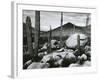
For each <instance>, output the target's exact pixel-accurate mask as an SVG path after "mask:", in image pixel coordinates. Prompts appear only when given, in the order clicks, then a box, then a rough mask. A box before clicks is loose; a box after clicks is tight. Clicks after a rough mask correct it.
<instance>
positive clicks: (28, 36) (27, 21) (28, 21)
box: [26, 16, 33, 55]
mask: <svg viewBox="0 0 100 80" xmlns="http://www.w3.org/2000/svg"><path fill="white" fill-rule="evenodd" d="M26 34H27V44H28V52H29V54H31V55H32V54H33V49H32V37H31V19H30V17H29V16H27V18H26Z"/></svg>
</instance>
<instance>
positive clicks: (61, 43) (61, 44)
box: [60, 12, 63, 48]
mask: <svg viewBox="0 0 100 80" xmlns="http://www.w3.org/2000/svg"><path fill="white" fill-rule="evenodd" d="M62 25H63V12H61V29H60V48H62V46H63V42H62V30H63V29H62Z"/></svg>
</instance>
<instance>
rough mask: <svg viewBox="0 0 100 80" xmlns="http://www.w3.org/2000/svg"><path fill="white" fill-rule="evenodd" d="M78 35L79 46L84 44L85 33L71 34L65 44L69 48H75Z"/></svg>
mask: <svg viewBox="0 0 100 80" xmlns="http://www.w3.org/2000/svg"><path fill="white" fill-rule="evenodd" d="M78 35H79V36H80V46H84V45H85V44H86V43H87V41H88V37H87V36H86V35H85V34H73V35H71V36H70V37H69V38H68V39H67V40H66V46H67V47H69V48H73V49H75V48H76V47H77V45H78V42H77V38H78Z"/></svg>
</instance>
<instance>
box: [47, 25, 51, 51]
mask: <svg viewBox="0 0 100 80" xmlns="http://www.w3.org/2000/svg"><path fill="white" fill-rule="evenodd" d="M51 40H52V30H51V26H50V31H49V36H48V44H49V45H48V53H50V52H51Z"/></svg>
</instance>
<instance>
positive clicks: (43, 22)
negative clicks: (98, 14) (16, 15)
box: [22, 10, 91, 70]
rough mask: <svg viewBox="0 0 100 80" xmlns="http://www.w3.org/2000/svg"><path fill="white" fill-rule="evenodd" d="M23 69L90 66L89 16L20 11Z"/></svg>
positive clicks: (79, 13) (58, 12)
mask: <svg viewBox="0 0 100 80" xmlns="http://www.w3.org/2000/svg"><path fill="white" fill-rule="evenodd" d="M22 24H23V25H22V26H23V29H22V30H23V31H22V32H23V38H22V39H23V46H22V47H23V48H22V49H23V50H22V51H23V54H22V55H23V56H22V57H23V58H22V59H23V60H22V61H23V69H24V70H27V69H47V68H70V67H91V13H82V12H60V11H42V10H23V11H22Z"/></svg>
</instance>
